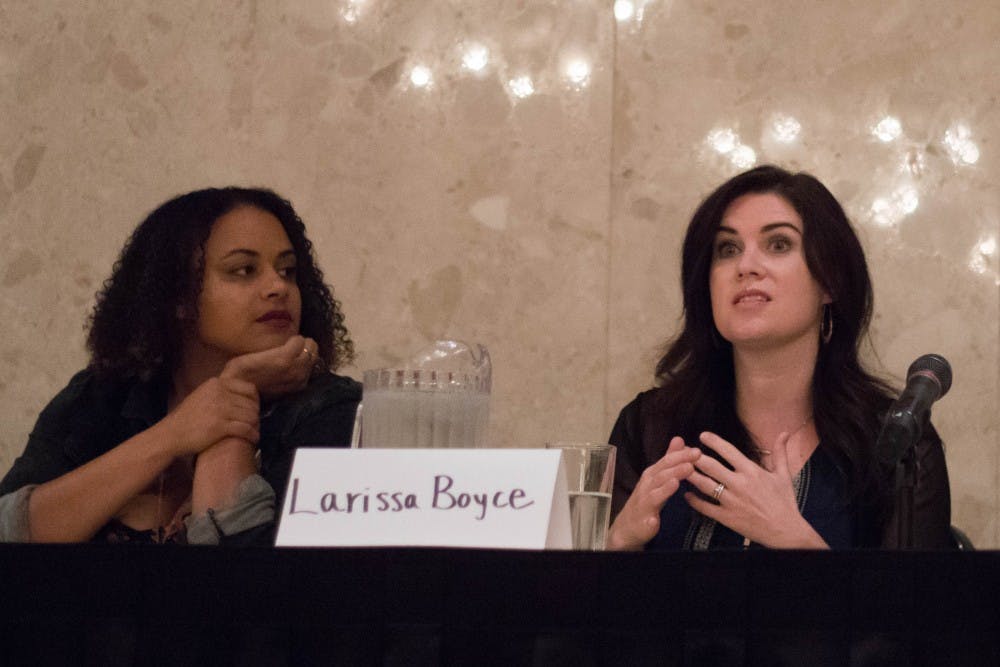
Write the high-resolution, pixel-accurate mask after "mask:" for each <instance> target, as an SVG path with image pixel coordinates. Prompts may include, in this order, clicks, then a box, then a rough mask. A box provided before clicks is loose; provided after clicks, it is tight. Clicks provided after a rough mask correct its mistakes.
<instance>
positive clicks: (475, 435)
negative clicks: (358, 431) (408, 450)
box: [362, 389, 490, 448]
mask: <svg viewBox="0 0 1000 667" xmlns="http://www.w3.org/2000/svg"><path fill="white" fill-rule="evenodd" d="M489 418H490V396H489V394H484V393H478V392H446V391H420V390H412V391H399V390H394V389H375V390H366V391H365V396H364V417H363V420H364V421H363V424H364V430H363V432H362V433H363V435H362V445H363V446H365V447H426V448H429V447H435V448H437V447H478V446H481V444H482V442H483V437H484V435H485V433H486V425H487V422H489Z"/></svg>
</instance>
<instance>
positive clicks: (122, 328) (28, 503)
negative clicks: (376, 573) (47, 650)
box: [0, 187, 361, 544]
mask: <svg viewBox="0 0 1000 667" xmlns="http://www.w3.org/2000/svg"><path fill="white" fill-rule="evenodd" d="M343 321H344V318H343V314H342V313H341V310H340V306H339V304H338V302H337V301H336V300H334V298H333V295H332V293H331V291H330V289H329V288H328V287H327V286H326V285H325V284H324V282H323V274H322V272H321V271H320V269H319V267H317V266H316V264H315V260H314V257H313V251H312V244H311V243H310V242H309V240H308V239H307V238H306V235H305V226H304V225H303V223H302V221H301V220H300V219H299V216H298V215H297V214H296V212H295V210H294V209H293V208H292V206H291V204H290V203H289V202H288V201H286V200H285V199H282V198H281V197H279V196H278V195H276V194H275V193H273V192H271V191H269V190H261V189H248V188H236V187H230V188H222V189H206V190H199V191H196V192H191V193H188V194H185V195H182V196H179V197H176V198H174V199H172V200H170V201H168V202H166V203H165V204H163V205H162V206H160V207H159V208H157V209H156V210H155V211H153V212H152V213H151V214H150V215H149V216H148V217H147V218H146V219H145V220H144V221H143V222H142V223H141V224H140V225H139V227H138V228H137V229H136V230H135V231H134V232H133V234H132V236H131V237H130V238H129V240H128V242H127V243H126V244H125V247H124V249H123V250H122V252H121V255H120V257H119V259H118V261H117V262H116V263H115V266H114V268H113V270H112V274H111V277H110V278H109V279H108V280H107V281H106V282H105V283H104V286H103V289H102V290H101V291H100V293H99V294H98V295H97V303H96V306H95V308H94V312H93V315H92V318H91V322H90V330H89V335H88V338H87V347H88V349H89V351H90V363H89V365H88V367H87V368H86V369H85V370H83V371H81V372H79V373H78V374H77V375H75V376H74V377H73V379H72V380H70V383H69V385H68V386H67V387H66V388H65V389H63V390H62V391H61V392H60V393H59V394H58V395H57V396H56V397H55V398H54V399H53V400H52V401H51V402H50V403H49V405H48V406H47V407H46V408H45V409H44V410H43V411H42V413H41V415H40V416H39V418H38V422H37V423H36V425H35V427H34V429H33V430H32V433H31V435H30V437H29V439H28V444H27V446H26V447H25V450H24V453H23V454H22V455H21V456H20V457H19V458H18V459H17V460H16V461H15V462H14V465H13V467H12V468H11V470H10V471H9V472H8V473H7V475H6V476H5V477H4V478H3V480H2V482H0V539H3V540H11V541H37V542H76V541H85V540H99V541H112V542H120V541H155V542H168V541H169V542H197V543H218V542H222V543H235V544H245V543H257V544H266V543H269V542H270V541H271V540H272V538H273V532H274V520H275V505H276V500H278V501H280V499H281V498H282V496H283V494H284V487H285V484H286V480H287V476H288V472H289V468H290V465H291V458H292V455H293V453H294V450H295V448H296V447H300V446H337V445H346V444H347V443H348V442H349V440H350V434H351V428H352V425H353V420H354V412H355V409H356V407H357V404H358V401H359V400H360V397H361V390H360V386H359V385H358V384H357V383H356V382H354V381H353V380H351V379H349V378H346V377H340V376H337V375H334V374H333V371H334V370H336V369H337V368H338V367H339V366H340V365H341V364H343V363H345V362H347V361H349V360H350V359H351V357H352V355H353V346H352V343H351V340H350V337H349V336H348V333H347V329H346V328H345V327H344V323H343Z"/></svg>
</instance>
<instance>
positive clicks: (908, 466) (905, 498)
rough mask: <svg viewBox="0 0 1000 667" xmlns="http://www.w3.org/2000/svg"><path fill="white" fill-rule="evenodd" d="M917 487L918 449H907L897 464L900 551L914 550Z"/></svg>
mask: <svg viewBox="0 0 1000 667" xmlns="http://www.w3.org/2000/svg"><path fill="white" fill-rule="evenodd" d="M916 485H917V448H916V446H915V445H911V446H909V447H907V448H906V452H905V453H904V454H903V457H902V458H901V459H900V460H899V462H898V463H897V464H896V508H897V513H896V520H897V522H898V523H897V524H896V539H897V544H898V546H899V548H900V549H911V548H913V491H914V488H915V487H916Z"/></svg>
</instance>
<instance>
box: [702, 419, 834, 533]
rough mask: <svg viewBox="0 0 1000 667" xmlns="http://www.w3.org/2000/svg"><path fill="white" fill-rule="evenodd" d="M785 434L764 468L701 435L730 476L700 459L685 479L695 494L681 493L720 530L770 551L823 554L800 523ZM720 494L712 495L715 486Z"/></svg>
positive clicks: (809, 530) (715, 464)
mask: <svg viewBox="0 0 1000 667" xmlns="http://www.w3.org/2000/svg"><path fill="white" fill-rule="evenodd" d="M788 438H789V435H788V433H782V434H781V435H779V436H778V440H777V441H776V442H775V443H774V445H773V447H772V450H771V451H772V453H771V454H770V455H768V456H766V457H765V461H763V463H764V465H766V466H767V468H770V469H767V468H764V467H762V466H759V465H757V464H756V463H754V462H753V461H751V460H750V459H748V458H747V457H745V456H744V455H743V454H742V453H741V452H740V451H739V450H738V449H737V448H736V447H735V446H733V445H732V444H731V443H729V442H726V441H725V440H723V439H722V438H720V437H719V436H717V435H715V434H714V433H708V432H706V433H702V434H701V438H700V439H701V442H702V443H704V444H705V446H707V447H710V448H712V450H714V451H715V452H716V453H717V454H719V455H720V456H721V457H722V458H723V459H724V460H725V461H726V462H727V463H729V465H731V466H732V467H733V469H732V470H730V469H729V468H727V467H726V466H724V465H723V464H722V463H720V462H719V461H717V460H715V459H713V458H712V457H710V456H703V457H702V458H701V459H700V460H699V461H698V462H697V463H696V464H695V468H696V469H697V470H696V472H695V473H694V474H692V475H691V477H690V478H689V480H690V482H691V483H692V484H694V486H695V488H697V489H698V490H699V491H701V493H703V494H704V495H705V496H707V497H709V498H715V499H716V500H717V501H718V504H716V503H713V502H711V501H709V500H706V499H705V498H702V497H699V496H698V495H697V494H695V493H685V494H684V499H685V500H687V502H688V504H689V505H691V507H692V508H693V509H694V510H695V511H697V512H699V513H701V514H703V515H705V516H707V517H709V518H710V519H715V520H716V521H718V522H719V523H721V524H722V525H724V526H726V527H728V528H730V529H731V530H734V531H736V532H737V533H739V534H741V535H743V536H745V537H748V538H749V539H751V540H752V541H754V542H758V543H760V544H763V545H764V546H767V547H772V548H805V549H809V548H811V549H826V548H828V546H827V544H826V542H824V541H823V538H822V537H820V536H819V534H818V533H817V532H816V531H815V530H813V528H812V526H810V525H809V523H808V522H807V521H806V520H805V519H803V518H802V514H801V513H800V512H799V506H798V503H797V502H796V500H795V487H794V485H793V484H792V476H791V473H790V471H789V469H788ZM720 483H721V484H723V485H724V487H723V490H722V491H721V493H719V492H718V489H719V484H720Z"/></svg>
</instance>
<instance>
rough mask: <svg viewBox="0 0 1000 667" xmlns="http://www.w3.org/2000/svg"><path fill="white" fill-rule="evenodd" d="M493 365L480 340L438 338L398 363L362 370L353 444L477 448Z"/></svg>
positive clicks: (481, 442)
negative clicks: (360, 399) (409, 357)
mask: <svg viewBox="0 0 1000 667" xmlns="http://www.w3.org/2000/svg"><path fill="white" fill-rule="evenodd" d="M492 381H493V367H492V364H491V362H490V355H489V352H488V351H487V349H486V347H485V346H484V345H480V344H473V345H471V346H470V345H468V344H466V343H464V342H462V341H456V340H439V341H435V342H434V343H433V344H431V345H429V346H428V347H426V348H424V349H422V350H420V351H419V352H418V353H417V354H416V355H415V356H414V357H413V358H412V360H411V361H410V362H409V363H407V364H406V365H405V367H404V368H378V369H374V370H368V371H365V372H364V396H363V398H362V407H359V408H358V414H359V417H358V419H357V420H356V422H355V429H354V438H353V442H352V446H355V447H422V448H431V447H483V446H484V445H485V438H486V427H487V424H488V422H489V417H490V390H491V387H492Z"/></svg>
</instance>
